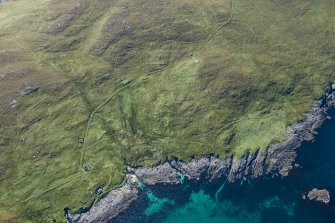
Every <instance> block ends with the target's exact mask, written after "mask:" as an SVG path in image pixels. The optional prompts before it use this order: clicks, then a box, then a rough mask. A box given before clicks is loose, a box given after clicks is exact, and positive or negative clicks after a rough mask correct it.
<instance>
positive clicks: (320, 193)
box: [307, 188, 330, 204]
mask: <svg viewBox="0 0 335 223" xmlns="http://www.w3.org/2000/svg"><path fill="white" fill-rule="evenodd" d="M307 197H308V199H309V200H310V201H316V202H321V203H324V204H329V202H330V193H329V191H327V190H325V189H321V190H319V189H316V188H313V189H312V190H311V191H309V192H308V194H307Z"/></svg>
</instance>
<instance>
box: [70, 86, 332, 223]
mask: <svg viewBox="0 0 335 223" xmlns="http://www.w3.org/2000/svg"><path fill="white" fill-rule="evenodd" d="M334 90H335V86H334V85H332V86H329V87H328V88H327V89H326V92H325V94H324V95H323V96H322V98H320V100H318V101H316V102H315V103H314V105H313V107H312V110H311V112H310V113H309V114H307V116H306V118H305V119H304V120H303V121H300V122H297V123H295V124H293V125H291V126H289V127H288V129H287V139H286V140H285V141H283V142H281V143H278V144H274V145H272V146H270V147H268V149H267V150H266V151H265V152H263V153H261V152H259V151H258V152H256V153H254V154H250V153H248V154H246V155H245V156H243V157H242V158H236V157H231V158H228V159H225V160H221V159H219V158H217V157H214V156H209V157H204V158H201V159H198V160H192V161H190V162H187V163H185V162H181V161H179V160H172V161H170V162H166V163H164V164H160V165H157V166H154V167H141V168H128V173H129V174H128V176H127V179H126V180H125V183H124V184H123V186H122V187H120V188H118V189H116V190H113V191H111V192H110V193H109V194H108V195H107V196H106V197H105V198H103V199H102V200H100V201H99V202H98V203H97V204H96V205H94V206H93V207H92V208H91V210H90V211H88V212H86V213H81V214H76V215H73V216H72V215H71V214H70V213H69V212H68V213H67V214H66V217H67V221H68V223H82V222H107V221H108V220H110V219H112V218H113V217H115V216H116V215H118V214H119V213H120V212H122V211H123V210H125V209H126V208H127V207H128V206H129V205H130V204H131V203H132V202H133V201H134V200H135V199H136V198H137V197H138V188H139V184H138V181H140V182H142V183H144V184H147V185H155V184H179V183H180V176H184V177H186V178H188V179H189V180H199V179H200V177H206V178H207V179H208V180H209V181H212V180H214V179H216V178H219V177H224V176H225V177H227V180H228V182H235V181H238V180H242V179H245V178H257V177H260V176H262V175H272V176H287V175H288V174H289V173H290V171H291V170H292V169H293V163H294V160H295V158H296V157H297V148H298V147H299V146H300V145H301V143H302V142H303V141H310V140H313V139H314V136H315V135H316V133H317V132H316V130H317V129H318V128H319V127H320V126H321V125H322V124H323V123H324V121H325V120H326V119H327V117H328V116H327V114H328V111H329V110H330V109H331V108H332V107H334V104H335V92H334Z"/></svg>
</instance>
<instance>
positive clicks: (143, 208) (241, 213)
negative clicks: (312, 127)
mask: <svg viewBox="0 0 335 223" xmlns="http://www.w3.org/2000/svg"><path fill="white" fill-rule="evenodd" d="M332 117H334V118H333V119H332V120H329V121H327V122H326V123H325V124H324V126H323V127H322V128H321V129H320V130H319V135H318V137H317V139H316V140H315V141H314V142H310V143H304V144H303V146H302V147H301V148H300V149H299V155H298V159H297V163H298V164H299V165H300V166H301V168H297V169H295V170H294V171H293V172H292V174H291V175H290V176H289V177H286V178H283V179H281V178H274V179H272V178H269V177H263V178H262V179H258V180H249V181H244V182H237V183H234V184H227V183H226V181H225V179H217V181H216V182H212V183H209V182H206V180H204V179H203V180H202V181H198V182H190V181H187V180H184V182H183V184H182V185H179V186H163V185H158V186H153V187H148V186H144V187H143V191H142V192H141V195H140V198H139V199H138V201H136V202H135V203H134V204H133V205H131V207H130V208H129V209H128V210H126V211H125V212H124V213H122V214H121V215H120V216H119V217H118V218H116V219H113V220H112V221H111V222H113V223H130V222H131V223H134V222H141V223H189V222H190V223H207V222H208V223H242V222H243V223H244V222H247V223H277V222H278V223H286V222H292V223H293V222H294V223H310V222H311V223H314V222H315V223H335V204H334V197H335V112H332ZM313 187H316V188H320V189H321V188H325V189H328V190H329V191H330V192H331V193H332V194H333V199H332V201H331V203H330V204H329V205H322V204H316V203H313V202H310V201H306V200H303V199H302V195H303V194H304V193H306V192H308V191H309V190H310V189H312V188H313Z"/></svg>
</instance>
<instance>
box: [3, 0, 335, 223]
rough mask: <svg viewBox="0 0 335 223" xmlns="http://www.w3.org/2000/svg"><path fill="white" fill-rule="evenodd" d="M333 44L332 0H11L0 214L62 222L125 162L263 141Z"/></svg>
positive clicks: (290, 117) (294, 112) (319, 70)
mask: <svg viewBox="0 0 335 223" xmlns="http://www.w3.org/2000/svg"><path fill="white" fill-rule="evenodd" d="M334 52H335V2H334V1H333V0H295V1H290V0H281V1H276V0H254V1H249V0H208V1H199V0H194V1H191V0H169V1H157V0H137V1H132V0H114V1H110V0H96V1H92V0H68V1H62V0H16V1H10V2H5V3H0V101H1V104H0V114H1V116H0V204H1V205H0V222H12V223H14V222H20V223H21V222H34V223H35V222H43V223H45V222H52V221H53V220H55V221H56V222H64V217H63V208H65V207H69V208H71V209H73V210H79V209H80V208H86V207H89V206H90V204H92V202H94V201H95V200H96V199H97V196H96V195H95V193H94V190H95V188H97V186H103V188H104V191H105V192H107V191H108V190H110V189H112V188H113V187H115V186H117V185H118V184H120V183H121V182H122V180H123V178H124V175H125V167H126V165H132V166H140V165H152V164H155V163H158V162H161V161H164V160H166V159H169V158H171V157H178V158H180V159H183V160H189V159H190V158H191V157H201V156H203V155H205V154H210V153H215V154H217V155H219V156H220V157H221V158H225V157H227V156H231V155H236V156H241V155H243V154H244V153H245V152H246V151H255V150H257V149H258V148H260V149H261V150H264V149H265V148H266V147H267V146H269V145H270V144H271V143H274V142H277V141H280V140H283V139H285V130H286V128H287V126H288V125H289V124H291V123H294V122H296V121H298V120H301V119H303V118H304V115H305V114H306V113H307V112H308V111H309V108H310V106H311V103H312V101H313V100H315V99H316V98H318V97H319V96H321V94H322V93H323V90H324V89H325V87H326V86H327V84H328V83H329V82H331V81H334V80H335V63H334V59H335V57H334ZM25 86H38V87H39V89H38V90H37V91H34V92H31V93H30V94H20V93H19V92H18V89H22V87H25Z"/></svg>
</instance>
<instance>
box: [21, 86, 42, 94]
mask: <svg viewBox="0 0 335 223" xmlns="http://www.w3.org/2000/svg"><path fill="white" fill-rule="evenodd" d="M38 89H39V87H38V86H37V85H36V84H31V85H25V86H22V87H20V88H19V89H18V91H19V92H20V95H28V94H31V93H33V92H36V91H38Z"/></svg>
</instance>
